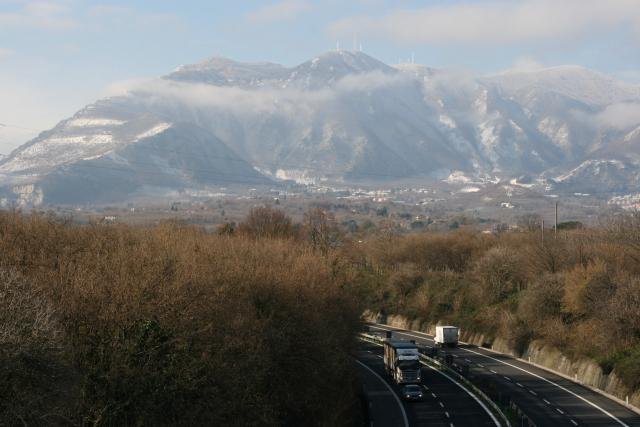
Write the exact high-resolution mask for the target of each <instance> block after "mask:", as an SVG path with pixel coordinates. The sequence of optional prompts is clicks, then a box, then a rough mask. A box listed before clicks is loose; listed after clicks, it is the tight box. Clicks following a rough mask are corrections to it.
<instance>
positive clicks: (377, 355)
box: [376, 354, 384, 359]
mask: <svg viewBox="0 0 640 427" xmlns="http://www.w3.org/2000/svg"><path fill="white" fill-rule="evenodd" d="M376 357H379V358H380V359H384V357H382V356H380V355H379V354H376Z"/></svg>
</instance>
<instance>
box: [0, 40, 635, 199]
mask: <svg viewBox="0 0 640 427" xmlns="http://www.w3.org/2000/svg"><path fill="white" fill-rule="evenodd" d="M639 129H640V86H634V85H630V84H626V83H623V82H620V81H618V80H616V79H614V78H612V77H610V76H607V75H605V74H602V73H598V72H594V71H591V70H587V69H584V68H581V67H574V66H564V67H552V68H546V69H538V70H530V71H523V70H511V71H507V72H503V73H500V74H495V75H491V76H474V75H472V74H470V73H467V72H462V71H459V70H439V69H433V68H429V67H426V66H421V65H417V64H401V65H396V66H389V65H387V64H384V63H383V62H381V61H379V60H377V59H375V58H372V57H371V56H368V55H366V54H364V53H362V52H351V51H339V52H327V53H325V54H322V55H320V56H318V57H315V58H312V59H311V60H309V61H306V62H304V63H302V64H300V65H298V66H295V67H284V66H281V65H278V64H273V63H267V62H262V63H241V62H236V61H233V60H230V59H225V58H212V59H208V60H205V61H203V62H201V63H198V64H193V65H185V66H181V67H179V68H177V69H176V70H175V71H174V72H172V73H170V74H168V75H166V76H164V77H161V78H158V79H155V80H151V81H146V82H141V83H137V84H135V85H133V86H131V87H129V88H127V90H126V91H125V92H123V93H121V94H119V95H117V96H113V97H110V98H106V99H102V100H99V101H97V102H95V103H94V104H91V105H89V106H87V107H85V108H83V109H82V110H80V111H79V112H78V113H76V114H75V115H74V116H73V117H72V118H69V119H67V120H63V121H62V122H60V123H59V124H58V125H57V126H55V127H54V128H53V129H50V130H48V131H45V132H43V133H41V134H40V135H39V136H38V137H37V138H35V139H34V140H32V141H29V142H27V143H26V144H24V145H22V146H21V147H19V148H18V149H16V150H14V152H12V153H11V154H9V155H8V156H6V157H5V158H3V159H0V184H1V185H2V186H3V187H2V188H3V190H2V194H0V195H2V196H3V197H5V198H11V197H13V198H20V199H21V200H22V199H24V198H25V191H26V190H25V188H27V189H31V190H32V193H33V194H37V198H36V199H37V200H39V201H42V202H45V203H46V202H51V203H59V202H68V203H73V202H95V201H121V200H125V199H127V198H128V197H131V196H132V195H138V194H143V193H144V192H145V191H148V190H149V189H150V188H151V189H156V190H157V189H186V188H200V187H203V186H205V187H206V186H208V185H217V184H224V183H235V184H241V185H249V184H250V185H259V184H261V183H263V184H267V183H269V184H270V185H277V182H279V181H281V180H287V179H291V180H296V181H299V182H301V183H305V184H311V183H318V182H341V183H349V182H353V183H374V182H390V181H397V180H406V179H412V180H425V181H428V180H434V179H437V180H440V179H445V178H447V177H448V176H450V175H451V174H452V171H456V172H455V173H456V174H462V175H463V176H467V177H470V178H471V179H474V180H486V179H489V180H494V179H501V180H505V182H509V181H510V180H513V179H516V178H518V177H521V176H529V177H537V178H536V179H535V180H534V181H535V182H542V181H544V182H545V183H546V184H545V186H544V187H545V188H547V187H551V188H556V189H558V190H566V191H583V190H585V192H588V190H589V189H591V190H593V189H594V188H595V187H598V185H600V184H602V185H603V188H605V190H604V191H610V192H614V193H616V194H617V193H619V192H625V191H629V192H631V191H640V166H639V165H640V132H639V131H638V130H639ZM456 176H458V175H456ZM16 188H19V189H20V190H19V191H16Z"/></svg>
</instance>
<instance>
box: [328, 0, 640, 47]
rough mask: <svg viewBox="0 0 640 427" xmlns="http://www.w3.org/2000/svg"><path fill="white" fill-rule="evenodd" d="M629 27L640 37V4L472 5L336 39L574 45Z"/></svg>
mask: <svg viewBox="0 0 640 427" xmlns="http://www.w3.org/2000/svg"><path fill="white" fill-rule="evenodd" d="M624 25H629V26H630V27H633V28H635V30H636V31H640V7H639V5H638V1H637V0H607V1H601V0H562V1H557V0H522V1H506V0H494V1H491V2H482V3H480V2H470V1H469V0H467V1H466V2H463V3H454V4H447V5H443V6H430V7H425V8H420V9H415V10H396V11H393V12H390V13H387V14H386V15H383V16H379V17H372V16H358V17H352V18H346V19H342V20H339V21H337V22H334V23H333V24H331V25H330V27H329V32H330V33H332V34H333V35H334V36H346V35H349V34H353V33H354V32H356V33H358V34H366V35H368V36H372V37H387V38H392V39H395V40H398V41H401V42H408V43H416V42H417V43H436V44H440V43H451V42H456V43H470V44H480V43H500V44H509V43H520V42H530V41H540V40H553V41H556V42H563V41H569V40H573V39H576V38H580V37H583V36H587V35H593V34H595V33H597V32H599V31H603V30H604V31H606V30H612V29H616V28H619V27H620V26H624ZM639 34H640V32H639Z"/></svg>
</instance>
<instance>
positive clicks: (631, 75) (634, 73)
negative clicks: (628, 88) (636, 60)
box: [614, 70, 640, 84]
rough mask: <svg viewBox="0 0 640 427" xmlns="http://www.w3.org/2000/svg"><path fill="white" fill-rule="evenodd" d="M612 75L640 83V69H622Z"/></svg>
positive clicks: (629, 81)
mask: <svg viewBox="0 0 640 427" xmlns="http://www.w3.org/2000/svg"><path fill="white" fill-rule="evenodd" d="M614 75H615V76H616V77H617V78H619V79H620V80H624V81H626V82H628V83H635V84H640V70H622V71H618V72H616V73H614Z"/></svg>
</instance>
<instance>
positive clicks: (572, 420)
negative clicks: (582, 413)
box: [569, 419, 578, 426]
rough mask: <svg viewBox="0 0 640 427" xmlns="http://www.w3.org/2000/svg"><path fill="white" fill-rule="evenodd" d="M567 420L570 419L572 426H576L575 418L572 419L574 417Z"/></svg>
mask: <svg viewBox="0 0 640 427" xmlns="http://www.w3.org/2000/svg"><path fill="white" fill-rule="evenodd" d="M569 421H571V424H573V425H574V426H577V425H578V423H577V422H576V420H574V419H570V420H569Z"/></svg>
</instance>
